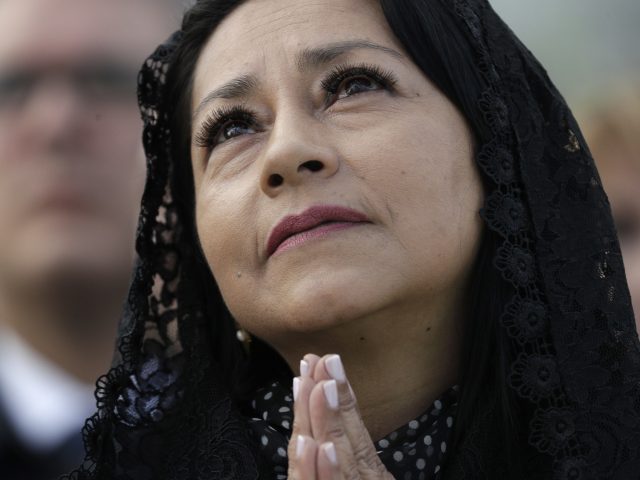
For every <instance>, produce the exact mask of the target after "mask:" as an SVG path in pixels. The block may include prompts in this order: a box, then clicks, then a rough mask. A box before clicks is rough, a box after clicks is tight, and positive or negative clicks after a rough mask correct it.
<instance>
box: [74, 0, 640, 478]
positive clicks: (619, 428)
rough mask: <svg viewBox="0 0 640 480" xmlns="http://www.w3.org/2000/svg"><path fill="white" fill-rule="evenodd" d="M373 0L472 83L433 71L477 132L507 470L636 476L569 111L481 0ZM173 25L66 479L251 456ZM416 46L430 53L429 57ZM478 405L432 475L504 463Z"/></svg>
mask: <svg viewBox="0 0 640 480" xmlns="http://www.w3.org/2000/svg"><path fill="white" fill-rule="evenodd" d="M198 3H206V0H205V1H204V2H202V1H200V2H198ZM218 3H220V4H226V5H231V4H232V3H237V2H229V1H227V2H218ZM381 3H382V5H383V9H384V10H385V15H386V16H387V18H388V20H389V22H390V25H391V27H392V29H393V30H394V31H395V32H396V35H397V36H398V38H399V39H400V41H401V42H402V43H403V44H404V45H405V46H406V48H407V51H408V52H409V53H410V54H411V55H413V57H414V61H416V64H418V66H420V67H421V68H423V70H425V71H426V72H429V73H430V74H431V76H432V77H439V78H440V77H441V78H445V77H447V76H451V75H453V73H452V72H465V69H467V70H466V71H467V73H468V76H469V78H470V79H472V80H470V81H471V82H472V83H473V85H474V88H475V89H477V92H478V94H477V95H476V96H475V97H473V101H472V102H465V101H464V100H461V99H463V98H464V97H465V95H463V94H462V93H461V92H460V91H456V90H455V85H461V83H460V82H457V83H456V82H448V81H438V79H437V78H436V83H437V84H438V85H439V86H440V87H441V88H442V89H443V91H444V92H445V94H447V95H448V96H449V98H451V99H452V100H453V101H454V102H455V103H456V104H457V105H458V106H459V108H460V109H461V110H462V111H463V113H464V114H465V115H466V117H467V118H468V119H469V121H470V123H471V124H473V125H474V129H475V133H476V136H477V138H478V147H477V154H476V159H477V164H478V168H479V170H480V172H481V174H482V176H483V179H484V182H485V186H486V201H485V206H484V208H483V210H482V212H481V214H482V217H483V219H484V220H485V226H486V230H487V232H489V233H490V235H491V236H492V238H493V239H494V240H493V243H492V245H493V247H492V252H491V258H492V263H491V265H490V268H492V269H493V271H494V272H496V276H497V277H498V278H499V279H500V281H501V282H503V283H504V286H505V289H504V291H507V292H508V298H506V300H504V301H503V302H502V304H501V305H500V312H501V313H500V314H499V318H497V319H495V324H496V325H497V328H499V329H500V335H502V336H503V337H504V338H505V339H506V340H507V341H508V342H509V348H508V349H507V350H505V352H507V353H508V358H506V360H505V359H502V360H505V361H506V362H507V365H508V371H507V374H506V376H507V378H506V383H507V384H508V385H509V389H510V392H511V394H512V395H513V398H514V399H515V402H516V403H517V404H518V409H517V411H518V415H520V418H518V419H517V421H516V424H517V425H519V430H518V432H517V438H513V439H512V440H513V442H512V443H513V445H510V447H511V448H512V449H514V450H520V456H519V458H521V459H522V461H523V462H524V463H523V464H522V465H521V467H522V471H523V472H524V473H523V476H522V477H519V478H554V479H566V480H582V479H590V478H594V479H596V478H597V479H605V478H607V479H609V478H610V479H621V480H622V479H625V480H628V479H632V478H639V477H638V475H640V474H639V473H638V472H640V450H639V449H640V348H639V347H640V345H639V343H638V337H637V333H636V331H635V325H634V320H633V314H632V311H631V302H630V298H629V293H628V288H627V286H626V282H625V276H624V269H623V265H622V260H621V255H620V251H619V247H618V242H617V238H616V235H615V229H614V226H613V223H612V219H611V215H610V209H609V204H608V201H607V198H606V196H605V194H604V192H603V190H602V187H601V182H600V179H599V177H598V174H597V172H596V169H595V167H594V165H593V161H592V159H591V156H590V153H589V151H588V148H587V146H586V144H585V142H584V139H583V138H582V135H581V133H580V131H579V128H578V126H577V125H576V122H575V120H574V118H573V116H572V115H571V113H570V111H569V109H568V107H567V105H566V104H565V102H564V100H563V99H562V97H561V96H560V94H559V93H558V92H557V91H556V89H555V88H554V86H553V85H552V83H551V82H550V80H549V79H548V77H547V75H546V73H545V71H544V69H543V68H542V67H541V66H540V65H539V64H538V62H537V61H536V60H535V59H534V57H533V56H532V55H531V53H530V52H529V51H528V50H527V49H526V48H525V47H524V46H522V45H521V44H520V43H519V41H518V40H517V39H516V38H515V36H514V35H513V33H512V32H511V31H510V30H509V29H508V27H507V26H505V25H504V24H503V23H502V21H501V20H500V19H499V18H498V16H497V15H496V14H495V12H494V11H493V10H492V9H491V7H490V6H489V4H488V3H487V2H486V1H484V0H394V1H393V2H390V1H382V2H381ZM391 3H394V4H395V5H392V4H391ZM228 8H230V7H228ZM430 9H431V10H433V11H438V12H439V15H440V17H441V18H440V20H441V22H440V23H439V25H441V31H440V32H433V31H427V30H426V27H425V25H427V23H426V22H425V21H424V19H423V18H422V17H421V15H424V12H427V11H429V10H430ZM401 12H404V13H405V14H404V15H400V13H401ZM185 23H186V21H185ZM453 31H455V35H456V38H457V39H458V43H459V44H458V45H457V48H458V49H459V51H466V52H467V53H466V55H467V57H469V58H471V59H472V61H471V62H467V63H466V64H465V65H462V66H460V65H455V62H464V59H459V58H458V56H457V54H456V51H451V50H449V51H447V50H446V48H445V46H444V44H443V43H442V42H439V40H438V38H439V35H440V36H441V35H449V34H451V32H453ZM183 37H184V33H183V32H177V33H176V34H174V35H173V36H172V37H171V38H170V39H169V40H168V41H167V42H166V43H165V44H163V45H161V46H160V47H159V48H158V49H157V50H156V51H155V52H154V53H153V54H152V55H151V56H150V57H149V59H148V60H147V61H146V63H145V64H144V66H143V68H142V71H141V73H140V77H139V101H140V106H141V111H142V115H143V119H144V121H145V130H144V146H145V151H146V154H147V162H148V177H147V183H146V189H145V192H144V196H143V200H142V212H141V215H140V222H139V229H138V234H137V244H136V248H137V252H138V254H139V262H138V264H137V266H136V269H135V273H134V277H133V279H132V285H131V289H130V293H129V297H128V301H127V306H126V310H125V314H124V316H123V319H122V322H121V326H120V332H119V338H118V347H117V355H116V360H115V361H114V367H113V368H112V369H111V370H110V372H109V373H108V374H107V375H105V376H104V377H102V378H100V379H99V381H98V383H97V391H96V397H97V402H98V411H97V413H96V414H95V415H94V416H93V417H92V418H90V419H89V420H88V421H87V424H86V426H85V429H84V435H85V443H86V449H87V460H86V462H85V464H84V465H83V466H82V467H81V468H80V469H79V470H78V471H76V472H74V473H73V474H72V475H71V476H70V478H72V479H85V478H98V479H107V478H109V479H136V480H138V479H160V478H167V479H171V480H182V479H195V478H202V479H205V478H206V479H253V478H257V476H258V475H259V473H260V471H261V465H260V464H259V462H258V460H257V458H258V457H257V455H256V453H255V446H254V444H253V443H252V442H253V440H252V439H251V438H250V436H249V434H248V433H247V427H246V425H245V422H244V421H243V418H242V415H241V414H240V412H239V409H238V406H237V405H236V403H235V402H234V400H233V398H235V396H234V395H235V394H234V393H233V392H231V391H230V390H231V387H230V382H231V383H232V380H230V378H231V379H232V378H234V375H238V378H240V376H242V375H244V373H242V368H243V365H242V361H241V360H238V359H242V352H241V351H240V352H239V349H240V346H239V345H238V342H237V341H235V337H234V329H233V323H232V321H231V320H230V318H229V315H228V313H227V312H226V309H225V307H224V304H223V302H222V299H221V298H220V294H219V292H218V290H217V287H216V285H215V282H214V280H213V278H212V277H211V275H210V273H209V272H208V269H207V268H206V265H204V264H203V260H202V256H201V254H200V252H199V249H198V242H197V239H196V238H195V234H194V231H193V219H192V211H191V209H192V202H193V200H192V198H190V196H191V193H190V191H189V187H188V186H185V183H188V179H187V180H185V179H184V178H182V177H183V176H182V175H181V174H180V173H179V168H177V166H178V163H179V162H186V161H187V160H186V159H178V158H176V151H177V149H176V143H178V141H177V140H176V139H175V138H174V137H175V131H174V128H173V127H174V124H173V123H172V122H173V119H172V115H173V113H174V111H175V102H176V99H175V98H173V97H171V95H169V94H168V93H167V92H168V89H167V81H168V79H169V82H170V79H171V66H172V65H173V62H175V52H176V51H178V50H179V48H180V45H181V42H182V41H183ZM416 38H423V39H424V42H425V45H423V46H422V47H421V46H420V45H416V44H415V43H416V42H415V39H416ZM419 48H424V49H427V50H432V51H435V52H438V54H437V55H435V57H434V59H433V62H432V63H431V64H430V65H422V64H421V62H422V60H421V57H420V56H419V55H418V54H414V52H415V51H416V50H417V49H419ZM447 85H448V87H447ZM451 85H453V87H452V86H451ZM448 90H449V91H448ZM466 97H468V92H466ZM172 134H173V135H172ZM478 281H480V282H481V281H482V279H479V280H478ZM497 361H498V359H496V362H497ZM463 389H464V386H463ZM474 407H475V406H474ZM475 411H476V412H477V413H476V415H475V417H474V418H473V419H472V420H471V421H470V422H469V424H468V425H467V426H466V428H465V429H464V430H463V431H462V432H461V436H460V439H459V441H458V443H457V447H456V448H454V450H453V451H452V452H450V455H451V456H450V460H449V468H448V469H447V470H446V472H447V473H446V475H445V478H461V479H462V478H464V479H475V478H512V477H511V476H509V474H508V473H507V470H506V467H504V463H505V459H504V455H505V453H504V452H505V450H504V448H505V439H498V438H495V437H494V436H492V435H493V432H495V425H494V423H495V422H496V421H498V420H497V419H498V418H499V417H496V416H495V415H494V414H493V412H494V407H493V406H492V405H491V404H490V403H487V404H483V403H478V405H477V408H475ZM527 461H530V463H531V465H528V464H527V463H526V462H527ZM264 475H265V476H264V477H263V478H268V477H267V476H266V473H265V474H264Z"/></svg>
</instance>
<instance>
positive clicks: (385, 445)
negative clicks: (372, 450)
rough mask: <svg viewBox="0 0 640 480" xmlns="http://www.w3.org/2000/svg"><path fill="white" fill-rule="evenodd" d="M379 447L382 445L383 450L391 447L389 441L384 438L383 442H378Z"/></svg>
mask: <svg viewBox="0 0 640 480" xmlns="http://www.w3.org/2000/svg"><path fill="white" fill-rule="evenodd" d="M378 445H380V447H381V448H388V447H389V440H387V439H386V438H383V439H382V440H380V441H379V442H378Z"/></svg>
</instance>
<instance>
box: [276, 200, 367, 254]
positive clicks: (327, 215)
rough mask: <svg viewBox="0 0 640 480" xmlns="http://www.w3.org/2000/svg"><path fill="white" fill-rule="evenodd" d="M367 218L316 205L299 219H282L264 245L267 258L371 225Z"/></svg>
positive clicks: (359, 214)
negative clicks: (340, 231) (326, 236)
mask: <svg viewBox="0 0 640 480" xmlns="http://www.w3.org/2000/svg"><path fill="white" fill-rule="evenodd" d="M370 222H371V221H370V220H369V218H368V217H367V216H366V215H365V214H363V213H361V212H358V211H357V210H353V209H351V208H346V207H341V206H336V205H319V206H314V207H311V208H308V209H307V210H305V211H304V212H302V213H301V214H299V215H289V216H286V217H284V218H283V219H282V220H281V221H280V222H278V224H277V225H276V226H275V227H274V228H273V230H272V231H271V234H270V235H269V240H268V241H267V256H269V257H270V256H271V255H273V254H274V253H276V252H281V251H284V250H286V249H289V248H292V247H295V246H297V245H300V244H302V243H305V242H307V241H309V240H311V239H316V238H320V237H323V236H325V235H327V234H329V233H331V232H335V231H337V230H344V229H346V228H351V227H354V226H356V225H358V224H360V223H370Z"/></svg>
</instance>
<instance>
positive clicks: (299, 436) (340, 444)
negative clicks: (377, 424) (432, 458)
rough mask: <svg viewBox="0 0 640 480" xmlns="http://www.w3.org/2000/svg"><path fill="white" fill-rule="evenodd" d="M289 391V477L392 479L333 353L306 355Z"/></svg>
mask: <svg viewBox="0 0 640 480" xmlns="http://www.w3.org/2000/svg"><path fill="white" fill-rule="evenodd" d="M293 393H294V402H295V403H294V422H293V434H292V436H291V441H290V442H289V452H288V453H289V474H288V477H289V478H290V479H292V480H355V479H372V480H373V479H386V480H389V479H393V477H392V476H391V474H390V473H389V472H388V471H387V470H386V468H385V467H384V465H383V464H382V462H381V461H380V459H379V458H378V454H377V452H376V449H375V446H374V444H373V441H372V440H371V437H370V436H369V432H368V431H367V429H366V428H365V426H364V423H363V421H362V417H361V416H360V412H359V411H358V406H357V403H356V399H355V396H354V395H353V391H352V390H351V387H350V386H349V383H348V381H347V377H346V375H345V373H344V368H343V366H342V362H341V360H340V357H339V356H338V355H326V356H324V357H322V358H320V357H318V356H317V355H306V356H305V357H304V359H303V360H302V361H301V362H300V377H296V378H295V379H294V383H293Z"/></svg>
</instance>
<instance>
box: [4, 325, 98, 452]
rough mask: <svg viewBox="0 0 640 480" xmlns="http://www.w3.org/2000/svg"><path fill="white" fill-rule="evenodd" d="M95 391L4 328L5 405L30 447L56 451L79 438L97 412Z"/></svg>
mask: <svg viewBox="0 0 640 480" xmlns="http://www.w3.org/2000/svg"><path fill="white" fill-rule="evenodd" d="M93 390H94V388H93V386H92V385H87V384H85V383H82V382H80V381H78V380H77V379H76V378H74V377H72V376H71V375H69V374H68V373H67V372H65V371H63V370H62V369H61V368H59V367H58V366H56V365H54V364H52V363H51V362H49V361H48V360H47V359H46V358H44V357H43V356H42V355H41V354H39V353H38V352H36V351H35V350H34V349H33V348H32V347H31V346H29V345H28V344H27V343H26V342H25V341H24V340H23V339H22V338H20V337H19V336H18V335H17V334H16V333H14V332H12V331H11V330H8V329H7V328H2V329H0V404H2V406H3V408H4V409H5V412H6V414H7V417H8V421H9V422H10V423H11V425H12V426H13V428H14V430H15V432H16V435H17V436H18V438H19V439H20V440H21V441H22V442H24V443H25V445H27V446H28V447H30V448H33V449H35V450H40V451H46V450H50V449H52V448H55V447H56V446H58V445H59V444H60V443H61V442H63V441H64V440H66V439H67V438H68V437H69V436H71V435H72V434H74V433H76V432H77V433H79V432H80V430H81V429H82V426H83V424H84V421H85V419H86V418H87V417H88V416H89V415H91V414H92V413H93V412H94V411H95V409H96V408H95V400H94V397H93Z"/></svg>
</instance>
